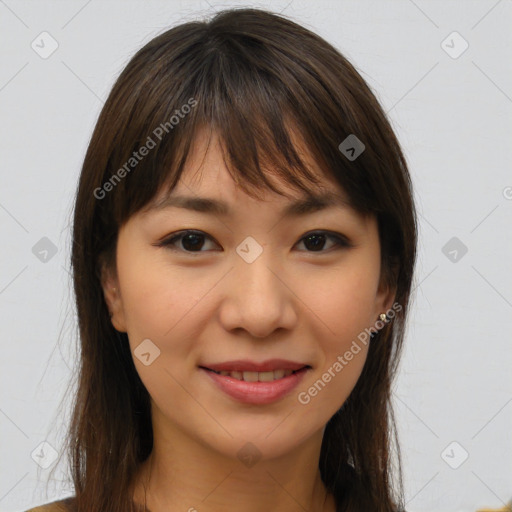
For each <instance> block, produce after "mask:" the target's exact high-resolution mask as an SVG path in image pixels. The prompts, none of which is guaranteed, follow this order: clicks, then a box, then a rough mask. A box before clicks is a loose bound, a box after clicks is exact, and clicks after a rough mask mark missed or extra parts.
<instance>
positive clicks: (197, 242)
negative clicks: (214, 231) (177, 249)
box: [182, 233, 203, 250]
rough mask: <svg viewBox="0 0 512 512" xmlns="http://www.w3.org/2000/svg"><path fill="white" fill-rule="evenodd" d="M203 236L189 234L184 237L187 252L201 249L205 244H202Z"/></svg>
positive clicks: (183, 241)
mask: <svg viewBox="0 0 512 512" xmlns="http://www.w3.org/2000/svg"><path fill="white" fill-rule="evenodd" d="M200 238H201V235H196V234H194V233H189V234H188V235H185V236H184V237H183V240H182V243H183V247H184V248H185V249H187V250H193V249H194V248H196V249H197V248H199V249H200V248H201V247H202V245H203V243H201V241H200V240H198V239H200ZM190 242H192V243H190Z"/></svg>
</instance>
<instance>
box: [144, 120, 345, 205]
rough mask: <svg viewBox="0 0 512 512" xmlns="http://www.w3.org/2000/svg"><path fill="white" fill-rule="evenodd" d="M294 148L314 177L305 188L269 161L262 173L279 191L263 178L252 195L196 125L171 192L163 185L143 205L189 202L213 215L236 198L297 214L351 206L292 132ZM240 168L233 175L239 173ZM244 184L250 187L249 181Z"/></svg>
mask: <svg viewBox="0 0 512 512" xmlns="http://www.w3.org/2000/svg"><path fill="white" fill-rule="evenodd" d="M294 143H295V145H296V149H297V151H298V152H299V154H300V157H301V158H302V159H303V161H304V163H305V164H306V165H307V166H308V168H309V170H310V172H311V173H312V174H313V175H314V176H315V178H316V179H317V180H318V183H313V182H311V183H310V184H309V186H308V187H307V192H306V191H304V190H302V189H300V188H299V187H298V186H296V185H292V184H290V183H288V182H286V181H285V180H284V179H283V178H282V177H281V176H278V174H277V173H276V172H275V171H274V170H273V169H272V166H268V165H263V164H261V167H262V170H263V171H264V172H265V176H266V178H267V180H268V181H270V182H271V183H272V184H273V186H275V188H276V189H277V190H279V191H280V192H281V193H282V194H283V195H281V194H279V193H277V192H274V191H272V190H270V189H268V188H267V187H265V185H264V183H262V186H261V188H259V189H258V190H256V194H255V195H254V197H253V196H252V194H250V197H248V196H247V192H246V191H245V190H242V187H240V186H239V185H238V184H237V183H236V181H235V179H233V175H232V173H231V172H230V170H229V169H228V166H227V165H226V161H225V155H224V152H223V150H222V147H221V143H220V141H219V139H218V137H217V135H216V134H215V133H214V132H213V133H211V132H207V131H206V130H205V129H202V130H199V131H198V132H197V136H196V137H195V138H194V141H193V143H192V146H191V148H190V152H189V154H188V157H187V160H186V163H185V165H184V168H183V172H182V174H181V176H180V179H179V180H178V182H177V184H176V186H175V187H174V189H173V190H172V191H170V192H169V191H168V188H167V187H163V188H162V189H161V190H160V192H159V193H158V194H157V195H156V196H155V198H154V199H153V201H151V203H150V204H149V205H148V208H147V210H159V209H161V208H165V207H172V206H178V207H190V209H196V210H198V211H205V212H212V213H217V214H227V215H229V214H230V207H229V204H235V203H237V202H238V203H239V202H240V201H243V202H247V201H263V202H266V203H269V204H274V203H275V204H279V205H283V204H287V205H288V207H287V213H289V214H294V213H295V214H297V213H298V214H300V213H301V212H302V211H304V213H307V212H308V211H314V210H315V209H316V210H319V209H322V208H326V207H329V206H343V207H346V208H350V207H351V204H350V198H349V197H348V195H347V194H346V192H345V191H344V190H343V188H342V187H341V185H340V184H339V183H338V182H337V181H336V180H335V179H334V177H333V176H329V175H327V174H326V173H325V172H323V171H322V170H321V169H320V167H319V166H318V165H317V164H316V162H315V161H314V159H313V157H312V156H311V155H310V154H309V152H308V151H307V150H306V149H305V148H304V145H302V144H300V139H299V138H298V136H297V135H296V134H295V140H294ZM242 177H243V176H242V172H239V174H238V175H237V178H236V179H237V180H238V179H240V178H242ZM249 188H251V187H250V186H249Z"/></svg>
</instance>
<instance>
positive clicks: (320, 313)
mask: <svg viewBox="0 0 512 512" xmlns="http://www.w3.org/2000/svg"><path fill="white" fill-rule="evenodd" d="M207 142H208V141H207V137H206V135H204V134H200V136H198V137H197V139H196V142H195V146H194V148H193V150H192V153H191V156H190V157H189V161H188V162H187V166H186V168H185V171H184V174H183V175H182V179H181V181H180V182H179V183H178V185H177V187H176V188H175V189H174V190H173V191H172V193H171V196H170V197H171V198H175V197H176V196H192V197H195V198H206V197H207V198H211V199H215V200H218V201H222V202H225V203H226V207H227V209H228V211H229V213H222V212H216V213H209V212H206V211H196V210H192V209H188V208H184V207H180V206H177V205H176V204H174V205H173V206H172V205H171V204H170V201H168V202H167V205H165V204H164V205H163V206H162V207H161V208H158V209H150V210H148V211H141V212H139V213H137V214H135V215H134V216H132V217H131V218H130V219H129V220H128V222H127V223H126V224H125V225H124V226H123V227H122V229H121V230H120V232H119V236H118V245H117V255H116V263H117V269H116V271H115V272H114V271H113V272H111V273H110V274H108V273H107V274H106V277H105V278H104V279H103V287H104V293H105V298H106V300H107V303H108V306H109V309H110V311H112V312H113V317H112V322H113V325H114V327H115V328H116V329H117V330H118V331H121V332H127V333H128V338H129V343H130V348H131V350H132V354H134V363H135V367H136V369H137V372H138V373H139V375H140V378H141V380H142V382H143V383H144V385H145V386H146V388H147V390H148V392H149V394H150V395H151V399H152V412H153V427H154V429H159V431H160V432H164V431H166V432H171V431H175V432H180V435H183V436H187V437H188V438H191V439H193V440H194V441H196V442H198V443H200V445H202V446H207V447H209V448H211V450H214V451H216V452H219V453H220V454H223V455H225V456H228V457H235V456H236V453H237V451H238V450H239V449H240V447H241V446H243V445H244V444H245V443H246V442H247V441H250V442H252V443H253V444H254V445H255V446H257V447H258V449H259V451H260V452H261V453H262V455H263V457H276V456H280V455H282V454H285V453H286V452H289V451H291V450H293V448H294V447H295V446H297V445H298V444H299V442H303V440H304V439H307V438H308V437H311V436H313V434H315V433H317V434H318V432H322V431H323V428H324V426H325V424H326V423H327V422H328V420H329V419H330V418H331V417H332V415H333V414H334V413H335V412H336V411H337V410H338V409H339V408H340V407H341V406H342V404H343V403H344V401H345V400H346V399H347V397H348V396H349V394H350V392H351V391H352V389H353V388H354V386H355V384H356V382H357V380H358V378H359V376H360V374H361V371H362V368H363V365H364V363H365V360H366V356H367V350H368V345H367V344H366V345H365V344H363V343H361V342H358V347H359V350H358V351H357V352H356V349H354V341H357V340H358V335H359V334H360V333H361V332H363V331H364V329H365V328H368V327H370V326H374V325H375V322H376V320H377V319H378V316H379V314H380V313H382V312H385V311H386V310H388V309H389V308H390V306H391V304H392V301H393V298H394V296H393V294H392V293H391V291H390V290H388V289H387V288H385V287H384V286H381V285H380V273H381V268H380V246H379V238H378V231H377V224H376V221H375V219H374V218H365V217H362V216H361V215H359V214H358V213H356V212H355V211H354V210H352V209H350V208H349V207H348V206H346V205H343V204H339V205H334V206H328V207H326V208H323V209H317V210H316V211H309V212H303V213H301V214H297V213H296V214H293V213H288V214H285V213H284V212H285V209H286V208H287V207H288V206H289V205H290V204H291V203H292V202H294V201H296V200H298V199H301V198H303V197H304V196H303V193H301V192H300V191H297V190H296V189H292V188H290V187H287V186H286V185H285V184H283V183H282V182H276V183H277V184H278V186H279V188H280V189H282V190H284V191H285V192H286V193H287V194H288V195H289V197H284V196H280V195H279V194H276V193H274V192H271V191H267V192H266V194H264V196H263V199H261V200H257V199H254V198H251V197H250V196H248V195H247V194H245V193H244V192H243V191H241V190H240V188H238V187H236V186H235V183H234V181H233V180H232V178H231V176H230V174H229V172H228V170H227V169H226V167H225V165H224V163H223V159H222V154H221V151H220V148H219V146H218V145H217V143H216V141H214V140H212V142H211V144H210V147H209V149H208V152H207V153H206V156H205V151H206V145H207ZM322 179H323V182H322V185H321V186H316V187H315V189H314V191H315V192H317V193H318V194H320V195H321V194H325V193H327V192H331V193H332V192H333V191H334V192H336V193H337V194H338V195H339V197H342V198H343V197H344V192H343V190H342V189H341V188H340V187H339V185H338V184H337V183H336V182H335V181H333V180H331V179H329V178H327V177H322ZM312 190H313V189H312ZM163 197H164V196H162V195H159V196H158V197H157V198H155V199H156V200H161V199H163ZM203 210H204V208H203ZM188 230H193V233H192V234H191V233H187V231H188ZM113 287H115V288H116V291H115V292H113V291H112V288H113ZM144 340H146V341H144ZM148 340H149V341H148ZM143 342H144V343H143ZM141 344H142V345H141ZM351 347H352V349H351ZM347 352H351V353H352V357H350V359H349V358H348V357H345V354H346V353H347ZM137 354H138V355H137ZM340 358H341V360H343V361H344V363H341V362H340ZM271 359H283V360H287V361H292V362H295V363H300V366H299V367H304V366H307V367H309V368H307V369H306V370H302V371H301V372H299V373H298V374H294V375H292V376H290V377H286V378H285V377H283V378H282V379H281V380H279V379H278V380H276V381H274V383H278V385H277V386H274V388H276V387H280V386H281V387H282V393H281V395H279V396H278V397H277V398H276V397H275V396H274V395H272V393H273V390H272V389H270V387H271V386H272V385H269V384H268V383H267V384H265V383H263V384H264V385H265V386H266V388H265V389H266V391H265V392H261V391H260V392H256V393H254V394H252V395H251V393H249V394H244V393H242V395H243V396H242V398H240V397H237V396H234V395H232V394H231V392H226V391H224V389H223V388H221V387H220V386H219V385H218V384H217V381H219V380H221V379H223V380H224V382H226V380H227V379H226V377H220V376H216V377H215V379H214V378H213V374H212V372H210V371H209V370H205V369H203V368H201V367H206V368H209V367H211V366H213V365H214V364H218V363H222V362H227V361H233V360H249V361H254V362H264V361H268V360H271ZM279 365H281V366H283V364H278V365H277V366H279ZM340 367H341V369H340ZM276 376H277V377H278V376H279V374H278V375H276ZM244 377H245V376H244ZM258 377H261V379H260V380H265V378H268V374H267V376H266V377H262V376H261V374H260V375H259V376H258ZM233 378H236V379H238V378H240V375H236V374H235V375H233V376H232V377H231V379H233ZM247 378H248V379H249V380H251V379H254V374H252V376H251V375H247ZM228 379H229V377H228ZM290 380H292V381H293V386H294V387H293V388H292V389H289V388H288V387H287V386H284V385H282V383H283V382H284V381H286V382H288V381H290ZM318 381H320V384H318ZM315 383H317V385H316V387H315ZM246 384H247V383H246ZM260 384H261V383H260ZM260 384H253V385H252V386H253V387H254V386H259V385H260ZM290 385H292V384H290ZM227 387H228V388H229V389H231V388H230V385H228V386H227ZM281 387H280V389H281ZM235 388H236V389H239V387H237V386H235ZM261 389H263V388H261ZM283 390H284V391H283ZM274 391H275V389H274ZM265 393H266V394H265ZM269 396H270V398H269ZM155 422H157V424H155Z"/></svg>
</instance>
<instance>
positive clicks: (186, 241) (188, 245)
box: [155, 229, 212, 252]
mask: <svg viewBox="0 0 512 512" xmlns="http://www.w3.org/2000/svg"><path fill="white" fill-rule="evenodd" d="M205 238H207V239H209V240H212V239H211V237H209V236H208V235H207V234H206V233H203V232H202V231H193V230H190V229H189V230H186V231H181V232H179V233H177V234H175V235H174V236H172V237H171V238H167V239H166V240H162V241H161V242H158V243H157V244H155V245H158V246H159V247H167V248H169V249H171V250H175V251H177V250H180V249H179V248H177V247H175V246H176V242H178V241H180V240H181V243H182V246H183V247H184V249H185V252H204V251H201V248H202V247H203V246H204V239H205Z"/></svg>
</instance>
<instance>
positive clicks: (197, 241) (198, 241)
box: [153, 229, 353, 253]
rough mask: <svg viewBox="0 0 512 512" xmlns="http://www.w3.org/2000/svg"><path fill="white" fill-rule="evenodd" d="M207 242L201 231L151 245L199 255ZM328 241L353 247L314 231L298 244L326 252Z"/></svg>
mask: <svg viewBox="0 0 512 512" xmlns="http://www.w3.org/2000/svg"><path fill="white" fill-rule="evenodd" d="M205 239H206V240H209V241H213V239H212V238H211V237H210V236H209V235H207V234H206V233H203V232H202V231H196V230H190V229H189V230H185V231H181V232H178V233H176V234H174V235H173V236H172V237H170V238H167V239H165V240H162V241H160V242H157V243H155V244H153V245H156V246H158V247H166V248H168V249H170V250H173V251H179V250H182V251H183V252H185V253H199V252H205V251H202V250H201V249H202V248H203V247H204V246H205V243H204V241H205ZM328 239H330V240H331V241H333V242H334V243H333V245H332V246H331V249H332V247H338V248H349V247H353V244H352V243H351V242H350V241H349V240H348V238H347V237H346V236H344V235H342V234H340V233H331V232H329V231H314V232H311V233H307V234H306V235H305V236H303V237H302V238H301V239H300V240H299V242H298V244H300V243H304V246H305V247H306V248H307V249H308V250H307V252H328V251H325V250H323V249H324V246H325V242H326V240H328ZM180 241H181V244H182V248H178V247H176V243H177V242H180Z"/></svg>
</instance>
